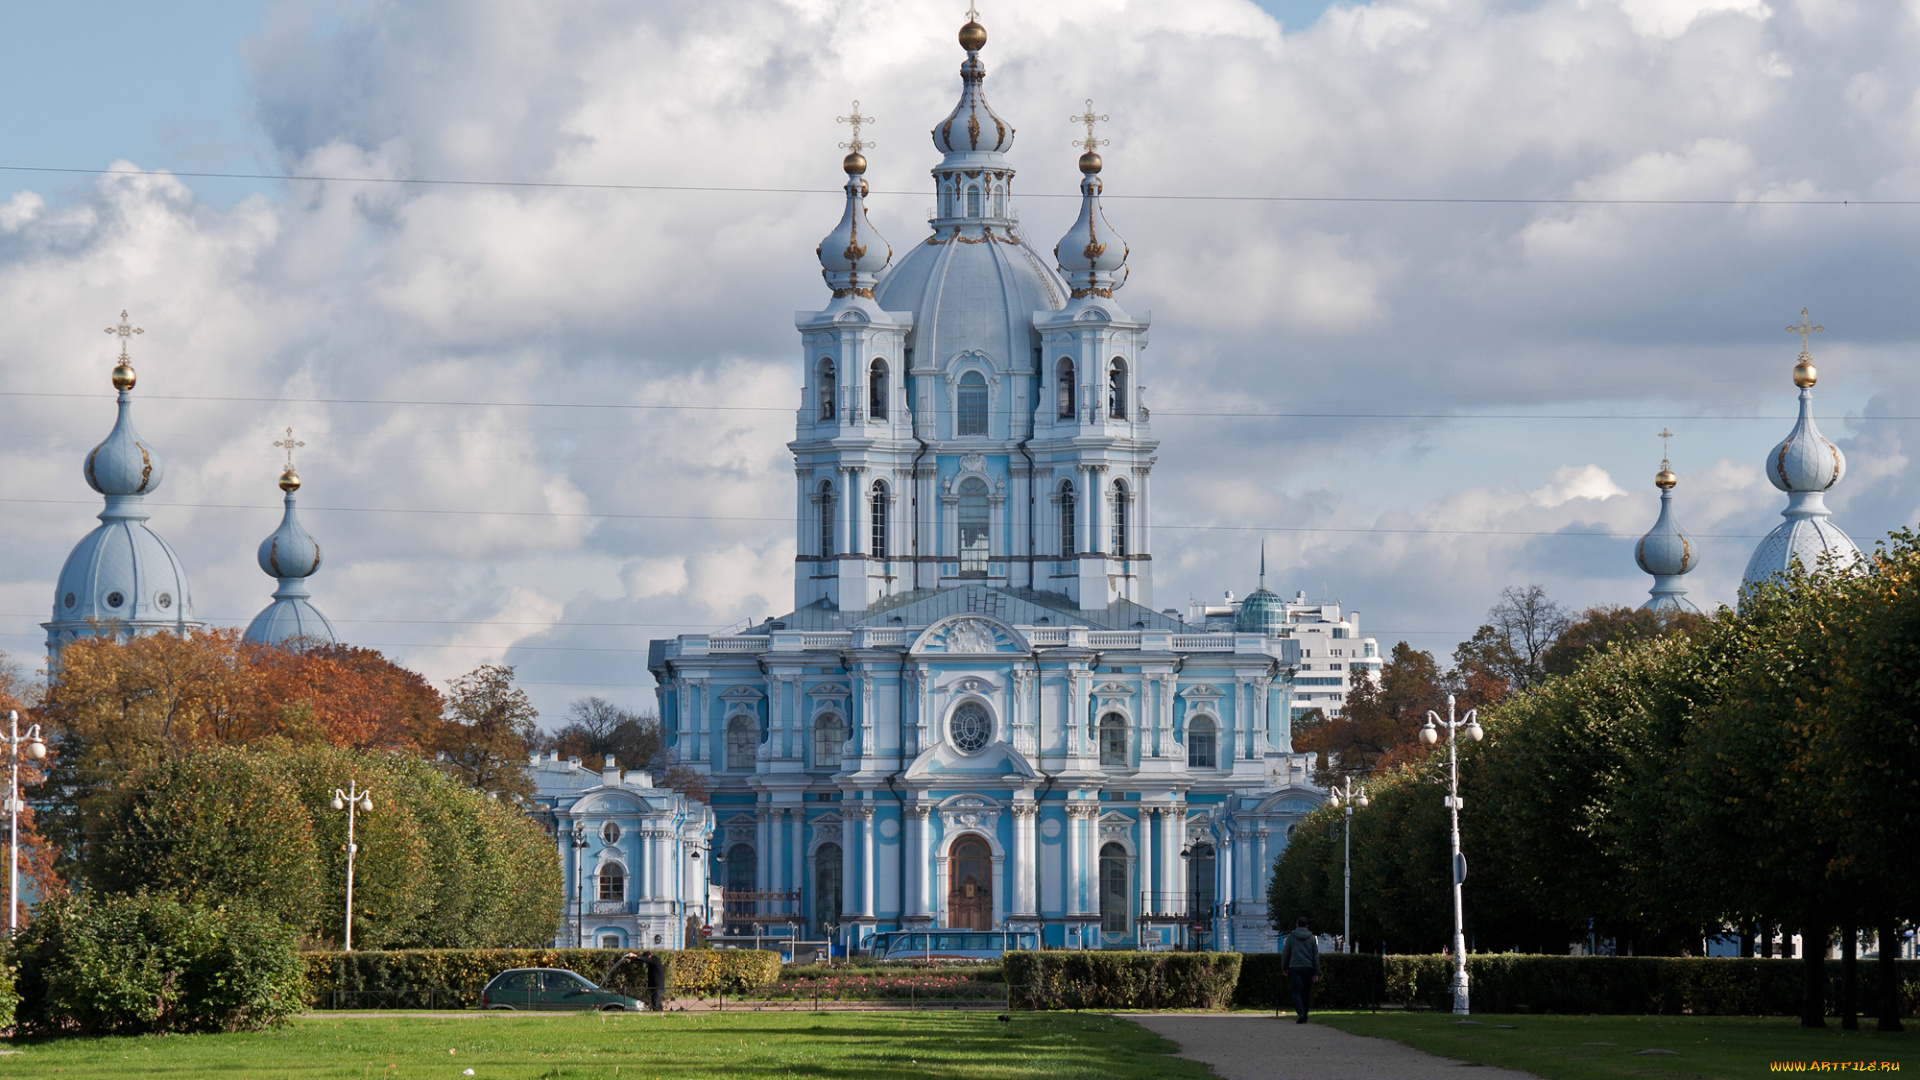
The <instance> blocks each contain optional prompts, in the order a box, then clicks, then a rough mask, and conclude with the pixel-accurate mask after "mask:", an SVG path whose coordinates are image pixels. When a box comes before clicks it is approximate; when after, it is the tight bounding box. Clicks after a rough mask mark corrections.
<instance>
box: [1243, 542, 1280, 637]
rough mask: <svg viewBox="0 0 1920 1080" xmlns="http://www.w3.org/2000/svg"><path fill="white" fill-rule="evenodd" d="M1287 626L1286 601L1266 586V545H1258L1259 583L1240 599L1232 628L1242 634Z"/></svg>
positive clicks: (1268, 632)
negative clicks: (1245, 596) (1243, 598)
mask: <svg viewBox="0 0 1920 1080" xmlns="http://www.w3.org/2000/svg"><path fill="white" fill-rule="evenodd" d="M1286 626H1287V603H1286V601H1285V600H1282V599H1281V598H1280V595H1279V594H1278V593H1275V592H1272V591H1271V590H1269V589H1268V588H1267V546H1266V545H1265V544H1262V545H1260V584H1259V587H1257V588H1255V589H1254V590H1253V591H1252V592H1250V593H1248V594H1247V598H1246V599H1245V600H1242V601H1240V609H1239V610H1238V611H1236V612H1234V615H1233V629H1234V630H1235V631H1236V632H1238V633H1242V634H1266V635H1268V636H1269V637H1271V636H1273V635H1275V634H1278V633H1280V632H1282V631H1283V630H1285V629H1286Z"/></svg>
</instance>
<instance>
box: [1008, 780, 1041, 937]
mask: <svg viewBox="0 0 1920 1080" xmlns="http://www.w3.org/2000/svg"><path fill="white" fill-rule="evenodd" d="M1013 814H1014V817H1013V842H1014V860H1013V875H1014V882H1015V884H1014V887H1013V895H1014V905H1013V910H1014V912H1015V913H1017V914H1020V915H1036V914H1038V913H1039V911H1040V903H1039V901H1040V897H1039V895H1038V893H1037V892H1036V891H1035V888H1036V885H1037V881H1038V875H1039V871H1040V852H1039V845H1038V844H1037V843H1036V834H1037V832H1038V827H1039V820H1040V807H1039V806H1038V805H1037V804H1036V805H1033V806H1016V807H1014V809H1013Z"/></svg>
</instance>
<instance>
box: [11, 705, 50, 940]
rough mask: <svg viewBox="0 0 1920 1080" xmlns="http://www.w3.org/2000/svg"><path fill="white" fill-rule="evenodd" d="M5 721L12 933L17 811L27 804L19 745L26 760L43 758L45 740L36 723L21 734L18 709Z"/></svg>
mask: <svg viewBox="0 0 1920 1080" xmlns="http://www.w3.org/2000/svg"><path fill="white" fill-rule="evenodd" d="M7 721H8V722H9V723H10V724H12V725H13V730H12V733H11V734H9V735H8V736H7V749H9V750H11V751H13V779H12V780H11V781H10V782H9V784H8V787H7V826H8V827H7V933H8V934H9V935H11V934H13V933H14V932H15V931H17V930H19V929H20V811H22V810H25V809H26V808H27V804H26V803H23V802H21V801H20V748H21V747H22V746H25V747H26V750H27V758H28V759H29V760H32V761H45V760H46V757H47V741H46V740H45V739H43V738H41V737H40V725H39V724H35V725H33V726H32V727H30V728H28V729H27V733H26V734H25V735H22V734H20V714H19V712H17V711H9V712H8V713H7Z"/></svg>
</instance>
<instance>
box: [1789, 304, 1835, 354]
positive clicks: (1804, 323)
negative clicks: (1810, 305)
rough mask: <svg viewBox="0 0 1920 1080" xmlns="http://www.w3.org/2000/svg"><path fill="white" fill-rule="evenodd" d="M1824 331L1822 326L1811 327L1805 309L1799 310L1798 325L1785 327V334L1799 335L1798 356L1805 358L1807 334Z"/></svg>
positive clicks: (1811, 323)
mask: <svg viewBox="0 0 1920 1080" xmlns="http://www.w3.org/2000/svg"><path fill="white" fill-rule="evenodd" d="M1825 329H1826V327H1824V326H1815V325H1813V320H1811V319H1809V318H1807V309H1806V308H1801V309H1800V325H1798V326H1789V327H1787V333H1789V334H1799V335H1800V355H1801V356H1805V355H1807V336H1808V335H1809V334H1818V333H1820V332H1821V331H1824V330H1825Z"/></svg>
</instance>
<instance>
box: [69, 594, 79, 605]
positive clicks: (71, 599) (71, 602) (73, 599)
mask: <svg viewBox="0 0 1920 1080" xmlns="http://www.w3.org/2000/svg"><path fill="white" fill-rule="evenodd" d="M78 602H79V599H78V598H77V597H75V596H74V595H73V594H72V593H68V594H67V606H68V607H72V606H73V605H74V604H76V603H78Z"/></svg>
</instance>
